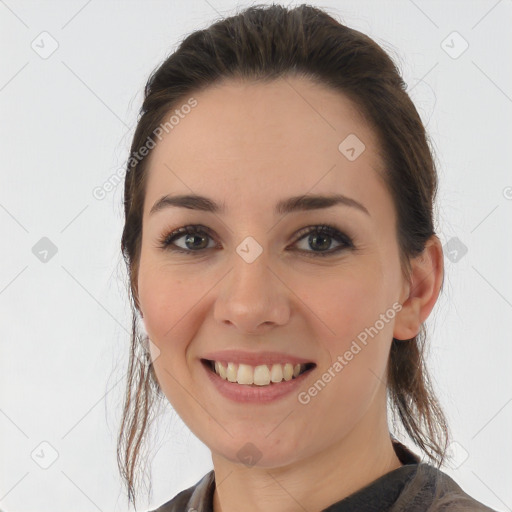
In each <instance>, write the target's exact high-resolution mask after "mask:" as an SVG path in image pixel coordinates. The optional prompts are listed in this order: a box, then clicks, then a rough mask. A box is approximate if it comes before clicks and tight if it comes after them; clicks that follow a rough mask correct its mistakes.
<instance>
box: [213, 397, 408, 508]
mask: <svg viewBox="0 0 512 512" xmlns="http://www.w3.org/2000/svg"><path fill="white" fill-rule="evenodd" d="M384 403H385V402H384ZM212 461H213V465H214V470H215V481H216V486H215V492H214V496H213V510H214V512H235V511H236V512H239V511H240V510H244V511H245V512H262V511H265V512H274V511H275V512H277V511H279V512H294V511H296V510H298V509H302V510H324V509H325V508H327V507H329V506H330V505H332V504H333V503H336V502H338V501H340V500H342V499H344V498H346V497H347V496H349V495H350V494H352V493H354V492H356V491H357V490H359V489H362V488H363V487H365V486H366V485H368V484H369V483H371V482H373V481H374V480H376V479H377V478H379V477H381V476H382V475H385V474H386V473H389V472H390V471H393V470H395V469H397V468H399V467H400V466H402V463H401V462H400V460H399V459H398V457H397V455H396V453H395V451H394V448H393V445H392V442H391V438H390V435H389V430H388V424H387V416H386V412H385V408H384V414H382V408H380V409H379V411H372V408H370V409H369V411H368V412H367V414H366V415H365V416H364V417H363V418H362V419H361V421H360V422H359V423H358V424H357V425H356V426H355V427H354V428H353V429H352V431H351V432H350V433H349V434H348V435H347V436H345V437H343V438H342V439H340V440H337V441H336V442H335V443H333V444H331V445H330V446H328V447H327V449H325V450H323V451H321V452H318V453H315V454H314V455H313V456H311V457H308V458H306V459H304V458H303V459H301V460H298V461H296V462H294V463H292V464H288V465H286V466H283V467H273V468H261V467H257V466H254V467H249V468H248V467H246V466H244V465H242V464H238V463H234V462H232V461H231V460H228V459H226V458H224V457H222V456H221V455H219V454H215V453H212Z"/></svg>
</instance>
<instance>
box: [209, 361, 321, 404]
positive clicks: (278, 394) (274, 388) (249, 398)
mask: <svg viewBox="0 0 512 512" xmlns="http://www.w3.org/2000/svg"><path fill="white" fill-rule="evenodd" d="M201 366H202V367H203V368H204V371H205V372H206V375H207V376H208V378H209V379H210V381H211V382H212V384H213V385H214V386H215V387H216V388H217V390H218V391H219V393H220V394H221V395H223V396H225V397H226V398H229V399H230V400H233V401H235V402H241V403H248V402H252V403H258V402H274V401H276V400H279V399H280V398H283V397H284V396H286V395H289V394H290V393H293V392H294V391H296V390H297V388H298V387H299V386H300V385H301V384H302V383H303V382H304V379H305V378H307V377H308V375H309V374H310V373H311V370H312V369H311V370H308V371H306V372H304V373H301V374H300V375H299V376H298V377H296V378H295V379H291V380H287V381H286V380H285V381H281V382H278V383H275V384H269V385H268V386H256V385H252V384H251V385H249V384H238V383H236V382H230V381H229V380H224V379H223V378H222V377H220V376H219V375H217V374H216V373H215V372H214V371H212V370H210V369H208V368H207V367H206V364H205V363H203V362H201Z"/></svg>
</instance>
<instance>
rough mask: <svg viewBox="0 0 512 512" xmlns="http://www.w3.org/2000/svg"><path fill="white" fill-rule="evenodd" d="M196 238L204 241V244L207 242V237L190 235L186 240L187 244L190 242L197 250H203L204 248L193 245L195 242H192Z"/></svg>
mask: <svg viewBox="0 0 512 512" xmlns="http://www.w3.org/2000/svg"><path fill="white" fill-rule="evenodd" d="M194 237H197V238H199V239H202V240H203V242H204V240H205V237H201V236H199V235H196V234H189V235H187V238H186V239H185V243H186V244H188V243H189V242H190V243H191V244H192V247H195V248H196V249H197V248H199V249H202V248H203V247H202V246H198V245H197V244H196V245H194V244H193V242H192V241H193V240H194ZM203 245H204V244H203ZM207 245H208V244H207Z"/></svg>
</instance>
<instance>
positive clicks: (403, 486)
mask: <svg viewBox="0 0 512 512" xmlns="http://www.w3.org/2000/svg"><path fill="white" fill-rule="evenodd" d="M392 442H393V448H394V449H395V453H396V454H397V456H398V458H399V459H400V461H401V462H402V464H403V466H401V467H399V468H397V469H395V470H393V471H390V472H389V473H386V474H385V475H382V476H381V477H380V478H378V479H376V480H374V481H373V482H371V483H369V484H368V485H367V486H365V487H363V488H362V489H359V490H358V491H356V492H354V493H352V494H351V495H350V496H347V497H346V498H344V499H342V500H341V501H338V502H336V503H333V504H332V505H331V506H329V507H327V508H326V509H324V510H323V511H322V512H356V511H357V512H438V511H450V512H453V511H464V512H468V511H472V512H473V511H475V512H476V511H478V512H497V511H496V510H494V509H491V508H489V507H487V506H485V505H483V504H482V503H480V502H479V501H477V500H475V499H473V498H472V497H471V496H469V495H468V494H466V493H465V492H464V491H463V490H462V489H461V488H460V487H459V485H457V483H456V482H455V481H454V480H453V479H452V478H451V477H450V476H448V475H447V474H446V473H444V472H443V471H441V470H439V469H437V468H436V467H434V466H431V465H430V464H427V463H425V462H421V459H420V458H419V457H418V455H416V454H415V453H413V452H412V451H410V450H409V449H408V448H407V447H406V446H405V445H403V444H401V443H399V442H398V441H397V440H395V439H393V438H392ZM214 490H215V473H214V471H213V470H212V471H210V472H209V473H207V474H206V475H204V476H203V478H201V480H199V481H198V482H197V483H196V484H195V485H193V486H192V487H189V488H188V489H186V490H184V491H181V492H180V493H179V494H177V495H176V496H175V497H174V498H173V499H172V500H170V501H168V502H167V503H165V504H163V505H162V506H160V507H159V508H158V509H156V510H154V511H152V512H213V491H214Z"/></svg>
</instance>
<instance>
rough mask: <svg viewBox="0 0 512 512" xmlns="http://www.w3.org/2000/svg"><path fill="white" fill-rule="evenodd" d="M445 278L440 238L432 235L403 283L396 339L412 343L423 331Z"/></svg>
mask: <svg viewBox="0 0 512 512" xmlns="http://www.w3.org/2000/svg"><path fill="white" fill-rule="evenodd" d="M443 277H444V261H443V247H442V245H441V241H440V240H439V238H438V237H437V236H436V235H432V236H431V237H430V238H429V239H428V240H427V243H426V244H425V249H424V250H423V252H422V253H421V254H420V255H418V256H417V257H415V258H413V259H412V260H411V280H410V283H409V282H404V285H403V288H402V293H401V297H400V303H401V304H402V309H401V310H400V311H399V312H398V314H397V315H396V317H395V326H394V330H393V337H394V338H396V339H397V340H409V339H411V338H413V337H414V336H416V335H417V334H418V333H419V332H420V327H421V324H423V322H424V321H425V320H426V319H427V317H428V316H429V315H430V312H431V311H432V309H433V308H434V304H435V303H436V301H437V297H438V296H439V292H440V290H441V286H442V284H443Z"/></svg>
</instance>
